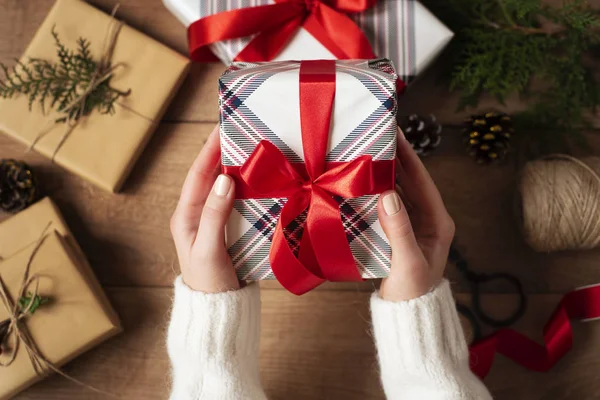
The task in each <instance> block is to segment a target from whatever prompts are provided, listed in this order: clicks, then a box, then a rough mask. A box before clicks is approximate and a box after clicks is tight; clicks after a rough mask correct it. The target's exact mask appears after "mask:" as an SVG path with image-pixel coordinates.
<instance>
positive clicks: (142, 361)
mask: <svg viewBox="0 0 600 400" xmlns="http://www.w3.org/2000/svg"><path fill="white" fill-rule="evenodd" d="M108 293H109V296H110V297H111V299H112V301H113V303H114V304H115V306H116V308H117V310H118V311H119V313H120V314H121V316H122V318H123V321H124V325H125V329H126V333H125V334H123V335H121V336H119V337H116V338H114V339H112V340H111V341H109V342H107V343H106V344H104V345H102V346H100V347H98V348H97V349H95V350H92V351H90V352H88V353H86V354H85V355H83V356H81V357H80V358H79V359H77V360H75V361H74V362H72V363H71V364H70V365H68V366H67V367H66V368H65V370H66V372H68V373H69V374H73V375H74V376H75V377H77V378H79V379H82V380H83V381H85V382H86V383H89V384H92V385H94V386H98V387H100V388H105V389H108V390H110V391H112V392H115V393H118V394H119V395H121V396H122V398H126V399H147V400H151V399H165V398H167V393H168V384H169V378H168V377H169V362H168V358H167V355H166V351H165V348H164V341H165V332H166V323H167V320H168V313H169V302H170V298H171V290H170V289H160V288H155V289H142V288H139V289H136V288H120V289H119V288H117V289H110V290H109V291H108ZM262 298H263V312H262V320H263V330H262V338H261V370H262V380H263V385H264V387H265V390H266V392H267V393H268V395H269V396H270V397H269V398H270V399H272V400H283V399H286V400H300V399H302V400H304V399H329V400H338V399H339V400H341V399H344V400H382V399H383V398H384V397H383V394H382V391H381V389H380V385H379V378H378V368H377V364H376V357H375V351H374V345H373V342H372V337H371V333H370V322H369V319H370V317H369V311H368V300H369V294H368V293H357V292H331V291H318V292H313V293H310V294H308V295H306V296H303V297H300V298H298V297H294V296H292V295H290V294H288V293H285V292H283V291H281V290H263V291H262ZM559 298H560V297H559V296H557V295H535V296H532V297H531V298H530V307H529V311H528V313H527V314H526V316H525V317H524V318H523V319H522V320H521V321H520V322H519V323H518V324H517V326H516V327H515V328H516V329H518V330H519V331H521V332H522V333H524V334H527V335H529V336H530V337H531V338H533V339H535V340H540V339H541V330H542V326H543V324H544V323H545V322H546V320H547V318H548V317H549V316H550V314H551V312H552V310H553V308H554V307H555V305H556V303H557V302H558V300H559ZM459 299H460V300H461V301H462V302H466V301H468V298H467V296H465V295H459ZM512 300H513V297H512V296H509V295H487V296H485V298H484V301H485V303H486V305H487V306H488V308H489V309H490V310H491V311H492V312H494V311H495V312H498V313H502V312H504V311H506V307H507V305H509V304H510V303H511V302H512ZM574 333H575V346H574V349H573V350H572V352H571V353H570V354H569V355H567V357H566V358H565V359H563V360H562V361H561V362H560V363H559V364H558V365H557V366H556V367H555V368H554V369H553V370H552V371H550V372H548V373H544V374H541V373H535V372H530V371H526V370H524V369H523V368H521V367H519V366H518V365H515V364H514V363H512V362H511V361H509V360H507V359H504V358H503V357H501V356H498V357H497V359H496V361H495V365H494V366H493V368H492V372H491V374H490V375H489V377H488V378H487V379H486V383H487V384H488V385H489V387H490V388H491V390H492V391H493V394H494V396H495V397H494V398H495V399H498V400H502V399H506V400H521V399H522V400H530V399H555V400H559V399H596V398H599V397H594V396H596V395H598V394H599V393H600V392H598V383H597V379H596V375H597V371H598V368H600V360H599V358H598V353H600V342H598V340H596V338H597V337H598V335H599V334H600V323H594V322H591V323H575V324H574ZM17 398H18V399H21V400H25V399H27V400H33V399H40V400H41V399H44V400H62V399H90V400H92V399H96V398H98V399H100V398H104V397H102V396H95V395H94V394H93V393H90V392H87V391H86V390H85V389H82V388H80V387H78V386H76V385H73V384H71V383H68V382H65V381H64V380H63V379H62V378H60V377H56V376H55V377H51V378H49V379H47V380H45V381H43V382H41V383H39V384H37V385H36V386H34V387H32V388H31V389H29V390H27V391H25V392H24V393H23V394H22V395H20V396H18V397H17Z"/></svg>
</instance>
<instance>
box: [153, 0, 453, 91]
mask: <svg viewBox="0 0 600 400" xmlns="http://www.w3.org/2000/svg"><path fill="white" fill-rule="evenodd" d="M163 2H164V3H165V5H166V6H167V8H168V9H169V10H170V11H171V12H172V13H173V14H174V15H175V16H176V17H177V18H179V20H180V21H182V22H183V23H184V24H185V25H186V26H189V25H190V24H191V23H192V22H194V21H196V20H198V19H200V18H202V17H206V16H209V15H212V14H216V13H219V12H222V11H228V10H236V9H240V8H246V7H255V6H260V5H267V4H273V3H274V1H273V0H226V1H225V0H163ZM350 17H351V18H353V19H354V21H355V22H356V24H357V25H358V26H359V27H360V28H361V30H362V31H363V32H364V33H365V35H366V36H367V38H368V39H369V41H370V42H371V45H372V46H373V51H374V52H375V54H377V55H378V56H380V57H385V58H388V59H390V60H392V61H393V62H394V64H395V66H396V68H397V70H396V71H397V73H398V75H399V76H400V77H401V78H402V80H404V81H405V82H410V81H411V80H412V79H413V78H414V77H416V76H417V75H418V74H419V73H420V72H421V71H423V69H425V68H426V67H427V66H428V65H429V64H430V63H431V61H432V60H433V59H434V58H435V57H436V56H437V55H438V54H439V53H440V52H441V51H442V50H443V49H444V47H445V46H446V45H447V44H448V42H449V41H450V40H451V39H452V37H453V35H454V34H453V33H452V32H451V31H450V30H449V29H448V28H447V27H446V26H445V25H444V24H442V23H441V22H440V21H439V20H438V19H437V18H436V17H435V16H434V15H433V14H431V13H430V12H429V10H427V9H426V8H425V7H424V6H423V5H422V4H421V3H420V2H418V1H416V0H380V1H379V2H378V3H377V4H376V5H375V6H374V7H372V8H370V9H369V10H367V11H365V12H363V13H358V14H353V15H351V16H350ZM251 39H252V37H246V38H240V39H234V40H228V41H223V42H219V43H215V44H214V45H212V46H211V49H212V51H213V52H214V53H215V55H216V56H217V57H219V58H220V59H221V60H222V61H223V62H224V63H225V64H226V65H229V64H230V63H231V62H232V61H233V59H235V57H236V55H237V54H238V53H240V51H242V49H243V48H244V47H245V46H246V45H247V44H248V43H249V41H250V40H251ZM332 58H335V57H334V56H333V55H332V54H331V53H330V52H329V51H328V50H327V49H326V48H325V47H323V45H321V44H320V43H319V42H318V41H317V40H316V39H315V38H314V37H313V36H312V35H311V34H309V33H308V32H307V31H305V30H304V29H302V28H301V29H300V30H299V31H298V33H297V34H296V36H295V37H294V39H292V41H291V42H290V43H289V44H288V45H287V47H286V48H285V49H284V50H283V51H282V52H281V53H280V54H279V55H278V56H277V58H275V60H274V61H283V60H308V59H332Z"/></svg>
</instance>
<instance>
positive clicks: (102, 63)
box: [27, 4, 154, 160]
mask: <svg viewBox="0 0 600 400" xmlns="http://www.w3.org/2000/svg"><path fill="white" fill-rule="evenodd" d="M118 9H119V4H117V5H115V7H114V8H113V10H112V13H111V15H110V22H109V24H108V26H107V28H106V33H105V36H104V42H103V45H102V56H101V58H100V60H99V61H98V63H97V68H96V69H95V71H94V73H93V74H92V77H91V79H90V81H89V84H88V85H87V87H86V88H85V90H84V91H83V93H81V94H79V95H78V96H76V98H75V99H73V100H72V101H71V102H70V103H68V105H67V106H66V107H65V108H64V109H63V110H62V111H61V112H62V113H64V114H65V115H66V116H65V117H64V118H60V119H58V120H55V121H51V122H50V123H49V124H48V125H47V126H46V127H44V129H42V130H41V131H40V132H39V133H38V134H37V135H36V137H35V139H34V140H33V142H32V143H31V145H30V146H29V148H28V149H27V151H30V150H32V149H33V148H34V147H35V145H36V144H37V143H38V142H39V141H40V140H41V139H42V138H43V137H45V136H46V135H47V134H48V133H50V132H51V131H52V129H53V128H54V127H55V126H56V124H58V123H63V122H64V123H66V124H67V128H66V130H65V132H64V133H63V135H62V136H61V138H60V140H59V142H58V145H57V146H56V148H55V149H54V152H53V153H52V160H54V158H55V157H56V154H57V153H58V151H59V150H60V149H61V147H62V146H63V144H64V143H65V142H66V141H67V139H68V138H69V136H70V135H71V133H72V132H73V130H74V129H75V128H76V127H77V125H78V124H79V120H80V118H81V117H82V116H84V110H85V109H86V107H85V103H86V101H87V100H88V98H89V96H90V95H91V94H92V93H93V92H94V90H96V89H97V88H98V86H100V85H101V84H103V83H104V82H106V81H107V80H108V79H110V78H111V77H112V76H113V75H114V73H115V70H116V69H117V68H119V67H120V66H122V64H121V63H118V64H114V65H113V64H112V57H113V53H114V49H115V46H116V44H117V39H118V37H119V33H120V31H121V28H122V27H123V25H124V23H123V21H119V20H118V19H116V18H115V15H116V13H117V10H118ZM113 90H115V91H116V92H118V93H119V95H120V96H128V95H129V94H130V93H131V89H129V90H127V91H126V92H121V91H117V90H116V89H114V88H113ZM116 104H118V105H120V106H121V107H123V108H125V109H127V110H129V111H132V112H133V113H134V114H136V115H138V116H140V117H142V118H144V119H146V120H148V121H150V122H154V121H153V120H152V119H150V118H147V117H145V116H143V115H141V114H140V113H138V112H136V111H135V110H133V109H131V108H130V107H128V106H126V105H124V104H122V103H116Z"/></svg>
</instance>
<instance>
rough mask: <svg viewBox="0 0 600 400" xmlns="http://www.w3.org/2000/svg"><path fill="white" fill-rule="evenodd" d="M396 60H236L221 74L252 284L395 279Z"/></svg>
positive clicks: (224, 144) (232, 225)
mask: <svg viewBox="0 0 600 400" xmlns="http://www.w3.org/2000/svg"><path fill="white" fill-rule="evenodd" d="M397 78H398V76H397V75H396V73H395V72H394V69H393V66H392V64H391V63H390V62H389V61H388V60H372V61H366V60H351V61H350V60H349V61H337V62H336V61H333V60H313V61H302V62H298V61H283V62H273V63H258V64H255V63H234V64H232V66H231V67H230V68H229V69H228V70H227V71H226V72H225V73H224V74H223V75H222V76H221V78H220V82H219V85H220V92H219V95H220V113H221V125H220V129H221V132H220V133H221V155H222V164H223V171H224V172H225V173H227V174H229V175H230V176H232V177H233V178H234V180H235V181H236V200H235V203H234V210H233V212H232V214H231V217H230V219H229V222H228V224H227V247H228V250H229V253H230V255H231V258H232V260H233V264H234V266H235V268H236V270H237V273H238V276H239V278H240V279H242V280H262V279H274V278H277V280H278V281H279V282H281V284H282V285H283V286H284V287H286V288H287V289H288V290H290V291H291V292H293V293H296V294H302V293H304V292H306V291H308V290H310V289H312V288H313V287H315V286H317V285H318V284H320V283H321V282H323V281H325V280H330V281H360V280H362V279H370V278H380V277H385V276H387V274H388V272H389V267H390V257H391V250H390V246H389V243H388V241H387V238H386V236H385V234H384V233H383V231H382V228H381V225H380V223H379V219H378V215H377V201H378V198H379V196H378V195H379V194H380V193H382V192H383V191H385V190H388V189H393V188H394V160H395V154H396V135H397V124H396V112H397V101H396V85H397V81H398V79H397Z"/></svg>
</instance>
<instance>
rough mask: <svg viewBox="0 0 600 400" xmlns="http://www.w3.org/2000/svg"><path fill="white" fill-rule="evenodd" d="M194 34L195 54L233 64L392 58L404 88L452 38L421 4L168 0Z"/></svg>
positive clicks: (403, 0) (395, 0)
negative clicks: (404, 84) (404, 83)
mask: <svg viewBox="0 0 600 400" xmlns="http://www.w3.org/2000/svg"><path fill="white" fill-rule="evenodd" d="M163 2H164V4H165V5H166V7H167V8H168V9H169V10H170V11H171V12H172V13H173V14H174V15H175V16H176V17H177V18H178V19H179V20H180V21H181V22H182V23H184V24H185V25H186V26H187V27H189V28H188V34H189V39H190V52H191V55H192V58H193V59H195V60H198V61H207V60H210V54H208V52H207V49H208V48H210V50H211V51H212V53H214V55H216V56H217V57H218V58H219V59H220V60H222V61H223V62H224V63H225V64H227V65H229V63H231V62H232V61H234V60H235V61H271V60H274V61H278V60H309V59H332V58H338V59H358V58H374V56H373V55H377V56H379V57H385V58H388V59H390V60H392V61H393V62H394V64H395V66H396V68H397V73H398V74H399V75H400V76H401V77H402V79H403V80H404V81H405V82H409V81H410V80H412V78H414V77H415V76H417V75H418V74H419V73H420V72H421V71H423V69H424V68H425V67H427V65H429V63H430V62H431V61H432V60H433V59H434V58H435V57H436V56H437V55H438V54H439V53H440V52H441V51H442V49H443V48H444V47H445V46H446V45H447V44H448V42H449V41H450V40H451V39H452V36H453V33H452V32H451V31H450V30H449V29H448V28H447V27H446V26H445V25H444V24H442V23H441V22H440V21H439V20H438V19H437V18H436V17H435V16H434V15H433V14H431V13H430V12H429V11H428V10H427V9H426V8H425V7H424V6H423V5H422V4H421V3H420V2H418V1H415V0H379V1H378V0H367V1H355V0H347V1H337V2H334V1H328V0H310V1H308V0H234V1H222V0H208V1H203V0H163Z"/></svg>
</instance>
